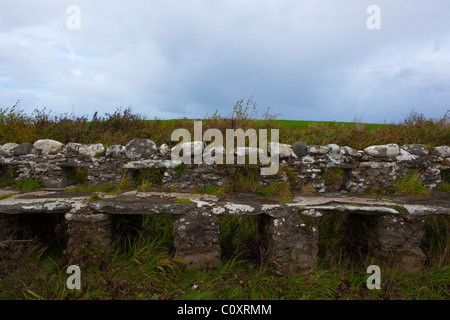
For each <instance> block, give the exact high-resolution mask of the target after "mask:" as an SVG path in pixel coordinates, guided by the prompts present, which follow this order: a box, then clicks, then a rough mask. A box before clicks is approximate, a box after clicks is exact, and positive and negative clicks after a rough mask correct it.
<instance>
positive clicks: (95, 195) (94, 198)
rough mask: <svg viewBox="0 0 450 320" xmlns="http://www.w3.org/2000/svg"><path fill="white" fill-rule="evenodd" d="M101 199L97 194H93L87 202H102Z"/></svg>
mask: <svg viewBox="0 0 450 320" xmlns="http://www.w3.org/2000/svg"><path fill="white" fill-rule="evenodd" d="M102 199H103V198H102V197H100V195H99V194H98V193H93V194H92V195H91V196H90V197H89V202H94V201H99V200H102Z"/></svg>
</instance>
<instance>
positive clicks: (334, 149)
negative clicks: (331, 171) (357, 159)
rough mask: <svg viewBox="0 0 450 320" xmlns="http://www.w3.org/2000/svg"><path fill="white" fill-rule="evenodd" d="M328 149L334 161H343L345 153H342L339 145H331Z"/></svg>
mask: <svg viewBox="0 0 450 320" xmlns="http://www.w3.org/2000/svg"><path fill="white" fill-rule="evenodd" d="M328 147H330V157H331V158H332V159H334V160H341V159H342V157H343V155H344V154H343V152H342V151H341V148H339V146H338V145H337V144H329V145H328Z"/></svg>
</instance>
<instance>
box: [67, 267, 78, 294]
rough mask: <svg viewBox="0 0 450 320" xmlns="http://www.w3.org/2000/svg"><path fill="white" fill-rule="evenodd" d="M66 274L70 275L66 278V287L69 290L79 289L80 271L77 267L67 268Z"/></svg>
mask: <svg viewBox="0 0 450 320" xmlns="http://www.w3.org/2000/svg"><path fill="white" fill-rule="evenodd" d="M66 273H68V274H71V276H69V277H68V278H67V281H66V285H67V288H68V289H70V290H73V289H81V269H80V267H79V266H76V265H70V266H68V267H67V270H66Z"/></svg>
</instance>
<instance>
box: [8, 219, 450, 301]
mask: <svg viewBox="0 0 450 320" xmlns="http://www.w3.org/2000/svg"><path fill="white" fill-rule="evenodd" d="M254 218H256V217H244V216H242V217H237V216H236V217H223V219H222V224H221V235H222V239H223V240H222V245H221V246H222V250H223V253H224V254H223V259H222V263H221V264H220V266H219V267H218V268H217V269H214V270H209V269H207V268H205V269H203V270H187V269H185V268H184V262H183V261H181V260H180V259H177V258H174V256H173V251H172V250H171V249H170V246H171V243H172V242H173V232H172V224H171V218H170V216H168V215H159V216H152V217H149V218H147V219H145V221H144V223H143V226H144V228H143V230H141V231H140V232H138V233H130V234H125V235H124V237H123V238H122V241H120V242H119V243H118V246H117V248H116V249H113V250H108V251H102V250H100V249H99V250H98V251H93V252H92V254H93V255H94V257H97V259H100V260H101V263H100V264H92V265H86V266H84V267H83V268H82V270H81V290H68V289H67V287H66V285H65V283H66V280H67V277H68V275H67V274H66V273H65V270H66V268H67V266H68V265H69V262H68V261H67V258H66V256H65V255H63V254H62V253H59V254H57V253H52V254H50V252H49V251H48V250H47V247H46V246H41V245H39V246H37V245H36V246H31V247H30V250H29V251H27V252H25V254H23V255H22V256H20V257H17V256H15V257H14V258H11V259H9V258H8V257H5V256H2V257H1V258H0V265H1V267H0V280H1V281H0V299H33V300H34V299H83V300H87V299H102V300H104V299H121V300H135V299H136V300H137V299H159V300H161V299H251V300H256V299H276V300H278V299H300V300H301V299H371V300H375V299H389V300H391V299H427V300H430V299H431V300H445V299H449V298H450V296H449V292H448V287H449V285H450V277H449V275H450V268H449V261H448V257H449V256H448V248H449V246H448V244H449V243H448V239H449V237H448V234H449V227H450V226H449V225H448V220H445V219H440V218H436V217H434V218H431V219H428V221H427V222H426V229H425V231H426V235H425V237H424V239H423V244H422V248H423V249H424V252H425V253H426V255H427V258H428V260H427V261H428V263H427V266H426V268H425V269H424V270H423V272H421V273H399V272H395V271H393V270H391V269H389V268H383V269H382V275H381V277H382V279H381V290H369V289H368V288H367V287H366V280H367V277H368V274H367V273H366V268H367V265H364V264H348V263H345V262H346V261H343V260H342V259H341V258H340V257H341V255H339V253H340V252H342V249H343V246H342V225H341V224H336V223H335V222H336V220H338V221H340V220H342V217H341V216H340V214H336V215H334V216H329V217H328V218H327V219H324V220H323V222H321V224H320V225H319V228H320V230H319V233H322V235H321V236H320V239H319V241H320V243H319V246H320V248H319V250H320V251H319V258H320V263H319V265H318V266H317V267H316V268H315V270H312V272H310V273H309V274H298V273H294V274H289V275H284V276H279V275H276V274H275V273H274V271H273V270H272V269H271V268H270V267H269V268H267V267H265V268H261V266H260V264H258V263H255V261H254V260H252V258H254V256H253V257H252V256H249V255H247V254H246V253H248V252H249V251H255V250H257V245H258V244H257V243H258V235H257V224H256V221H255V219H254ZM442 218H443V217H442ZM226 246H229V247H228V248H227V247H226Z"/></svg>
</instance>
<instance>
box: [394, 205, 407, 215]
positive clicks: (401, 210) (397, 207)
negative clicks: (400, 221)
mask: <svg viewBox="0 0 450 320" xmlns="http://www.w3.org/2000/svg"><path fill="white" fill-rule="evenodd" d="M392 209H394V210H397V211H398V213H400V214H406V213H407V211H406V209H405V208H404V207H402V206H401V205H399V204H396V205H394V206H393V207H392Z"/></svg>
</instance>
